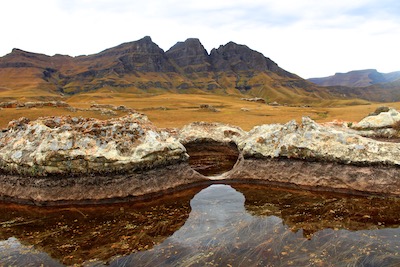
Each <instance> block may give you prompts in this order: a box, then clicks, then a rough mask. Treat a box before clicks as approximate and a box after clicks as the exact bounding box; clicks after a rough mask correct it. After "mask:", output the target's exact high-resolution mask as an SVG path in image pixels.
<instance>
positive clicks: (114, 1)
mask: <svg viewBox="0 0 400 267" xmlns="http://www.w3.org/2000/svg"><path fill="white" fill-rule="evenodd" d="M0 11H1V16H0V23H1V25H2V27H1V28H2V40H1V42H0V56H3V55H5V54H7V53H10V52H11V50H12V48H20V49H23V50H27V51H31V52H38V53H44V54H47V55H54V54H56V53H59V54H68V55H71V56H78V55H83V54H93V53H97V52H100V51H102V50H104V49H106V48H110V47H113V46H116V45H118V44H120V43H124V42H130V41H135V40H138V39H141V38H142V37H144V36H147V35H149V36H151V37H152V39H153V41H154V42H155V43H157V44H158V45H159V46H160V47H161V48H162V49H164V50H165V51H166V50H168V49H169V48H170V47H171V46H173V45H174V44H175V43H176V42H178V41H184V40H186V39H187V38H191V37H195V38H199V39H200V41H201V42H202V43H203V45H204V46H205V48H206V49H207V50H208V51H210V50H211V49H212V48H217V47H218V46H220V45H222V44H226V43H228V42H229V41H234V42H236V43H239V44H245V45H247V46H249V47H250V48H252V49H254V50H257V51H259V52H261V53H263V54H264V55H265V56H266V57H269V58H271V59H272V60H274V61H275V62H276V63H278V65H280V66H281V67H282V68H284V69H286V70H288V71H290V72H293V73H296V74H298V75H300V76H302V77H304V78H309V77H321V76H329V75H333V74H334V73H335V72H347V71H350V70H358V69H369V68H375V69H378V71H381V72H391V71H400V64H399V63H398V62H400V53H399V52H398V50H399V47H400V1H394V0H352V1H348V0H334V1H332V0H279V1H276V0H212V1H211V0H203V1H190V0H147V1H143V0H140V1H138V0H35V1H32V0H5V1H1V2H0Z"/></svg>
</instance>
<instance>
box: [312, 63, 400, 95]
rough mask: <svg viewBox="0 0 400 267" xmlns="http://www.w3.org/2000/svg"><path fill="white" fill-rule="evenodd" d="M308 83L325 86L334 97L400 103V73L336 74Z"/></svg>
mask: <svg viewBox="0 0 400 267" xmlns="http://www.w3.org/2000/svg"><path fill="white" fill-rule="evenodd" d="M308 81H310V82H313V83H315V84H317V85H321V86H326V87H327V88H328V90H329V91H330V92H331V93H333V94H335V95H342V96H343V97H349V98H352V97H356V98H362V99H365V100H368V101H376V102H396V101H400V71H396V72H391V73H381V72H378V71H377V70H375V69H367V70H354V71H350V72H347V73H336V74H335V75H333V76H329V77H322V78H311V79H308Z"/></svg>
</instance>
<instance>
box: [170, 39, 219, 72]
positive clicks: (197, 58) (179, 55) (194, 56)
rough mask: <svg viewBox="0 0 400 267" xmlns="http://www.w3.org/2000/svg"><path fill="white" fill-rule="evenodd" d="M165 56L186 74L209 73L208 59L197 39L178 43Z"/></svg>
mask: <svg viewBox="0 0 400 267" xmlns="http://www.w3.org/2000/svg"><path fill="white" fill-rule="evenodd" d="M165 54H166V55H167V57H168V58H169V59H171V60H172V61H173V62H175V63H176V64H177V65H178V66H179V67H181V68H182V69H183V70H184V72H186V73H193V72H207V71H211V64H210V58H209V56H208V53H207V51H206V49H205V48H204V46H203V45H202V44H201V43H200V40H199V39H196V38H189V39H187V40H186V41H185V42H178V43H177V44H175V45H174V46H173V47H171V48H170V49H169V50H168V51H167V52H166V53H165Z"/></svg>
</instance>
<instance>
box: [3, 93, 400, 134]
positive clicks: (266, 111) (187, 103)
mask: <svg viewBox="0 0 400 267" xmlns="http://www.w3.org/2000/svg"><path fill="white" fill-rule="evenodd" d="M15 93H16V92H15V91H14V94H13V96H14V97H15V98H16V99H18V101H21V102H23V101H24V100H26V101H28V100H29V96H27V94H26V92H23V93H21V94H20V95H18V93H17V94H15ZM5 94H6V92H1V93H0V99H7V97H6V96H5ZM22 95H24V97H22ZM48 97H50V98H51V97H52V96H51V95H48ZM63 100H64V101H66V102H67V103H69V104H70V105H71V106H73V107H77V108H82V109H83V108H89V107H90V105H91V104H94V103H96V104H112V105H115V106H118V105H125V106H126V107H129V108H133V109H135V110H137V111H138V112H141V113H144V114H146V115H147V116H148V117H149V119H150V120H151V121H152V122H153V123H154V124H155V125H156V126H158V127H160V128H169V127H178V128H180V127H182V126H184V125H186V124H188V123H190V122H194V121H206V122H222V123H228V124H232V125H236V126H239V127H241V128H243V129H244V130H250V129H251V128H253V127H254V126H256V125H261V124H270V123H286V122H288V121H290V120H293V119H295V120H297V121H300V120H301V117H302V116H309V117H311V118H312V119H313V120H315V121H317V122H327V121H332V120H344V121H349V122H355V121H359V120H361V119H362V118H363V117H365V116H366V115H368V114H369V113H371V112H373V111H374V110H375V109H376V108H377V107H379V106H382V105H386V106H391V107H394V108H400V103H385V104H382V103H368V104H363V105H351V104H352V101H351V100H336V101H323V102H321V103H320V104H318V105H317V106H313V107H305V106H297V107H289V106H270V105H266V104H262V103H255V102H248V101H244V100H241V97H239V96H222V95H213V94H171V93H169V94H159V95H150V94H132V93H124V92H113V91H110V90H99V91H96V92H93V93H83V94H79V95H75V96H72V97H69V98H66V99H63ZM355 103H359V102H355ZM361 103H363V102H361ZM202 104H208V105H211V106H213V107H214V108H216V109H217V110H218V112H213V111H211V110H208V109H201V108H200V105H202ZM124 114H125V113H123V112H117V115H115V116H110V115H102V114H101V113H100V112H96V111H77V112H72V111H70V110H68V109H66V108H55V107H43V108H30V109H25V108H22V109H16V108H3V109H2V110H0V128H4V127H6V126H7V124H8V122H9V121H10V120H13V119H17V118H19V117H28V118H30V119H36V118H38V117H41V116H61V115H70V116H75V117H79V116H82V117H95V118H100V119H108V118H110V117H116V116H122V115H124Z"/></svg>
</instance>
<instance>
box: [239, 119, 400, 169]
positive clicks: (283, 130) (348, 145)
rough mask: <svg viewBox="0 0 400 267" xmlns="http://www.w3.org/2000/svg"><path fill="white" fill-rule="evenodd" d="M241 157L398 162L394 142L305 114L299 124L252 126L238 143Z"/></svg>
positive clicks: (370, 162)
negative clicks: (326, 123) (341, 128)
mask: <svg viewBox="0 0 400 267" xmlns="http://www.w3.org/2000/svg"><path fill="white" fill-rule="evenodd" d="M239 148H240V150H241V151H242V153H243V155H244V157H249V158H250V157H253V158H257V157H268V158H290V159H306V160H313V161H322V162H336V163H343V164H352V165H371V164H388V165H400V160H399V157H400V149H399V146H398V144H395V143H386V142H379V141H375V140H372V139H369V138H365V137H361V136H359V135H357V134H352V133H347V132H344V131H339V130H335V129H332V128H327V127H323V126H320V125H319V124H317V123H315V122H314V121H312V120H311V119H310V118H308V117H303V119H302V123H301V124H297V123H296V122H295V121H291V122H289V123H287V124H284V125H281V124H271V125H262V126H256V127H255V128H254V129H253V130H251V131H250V132H249V134H248V136H247V137H246V139H244V140H242V141H241V142H240V143H239Z"/></svg>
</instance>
